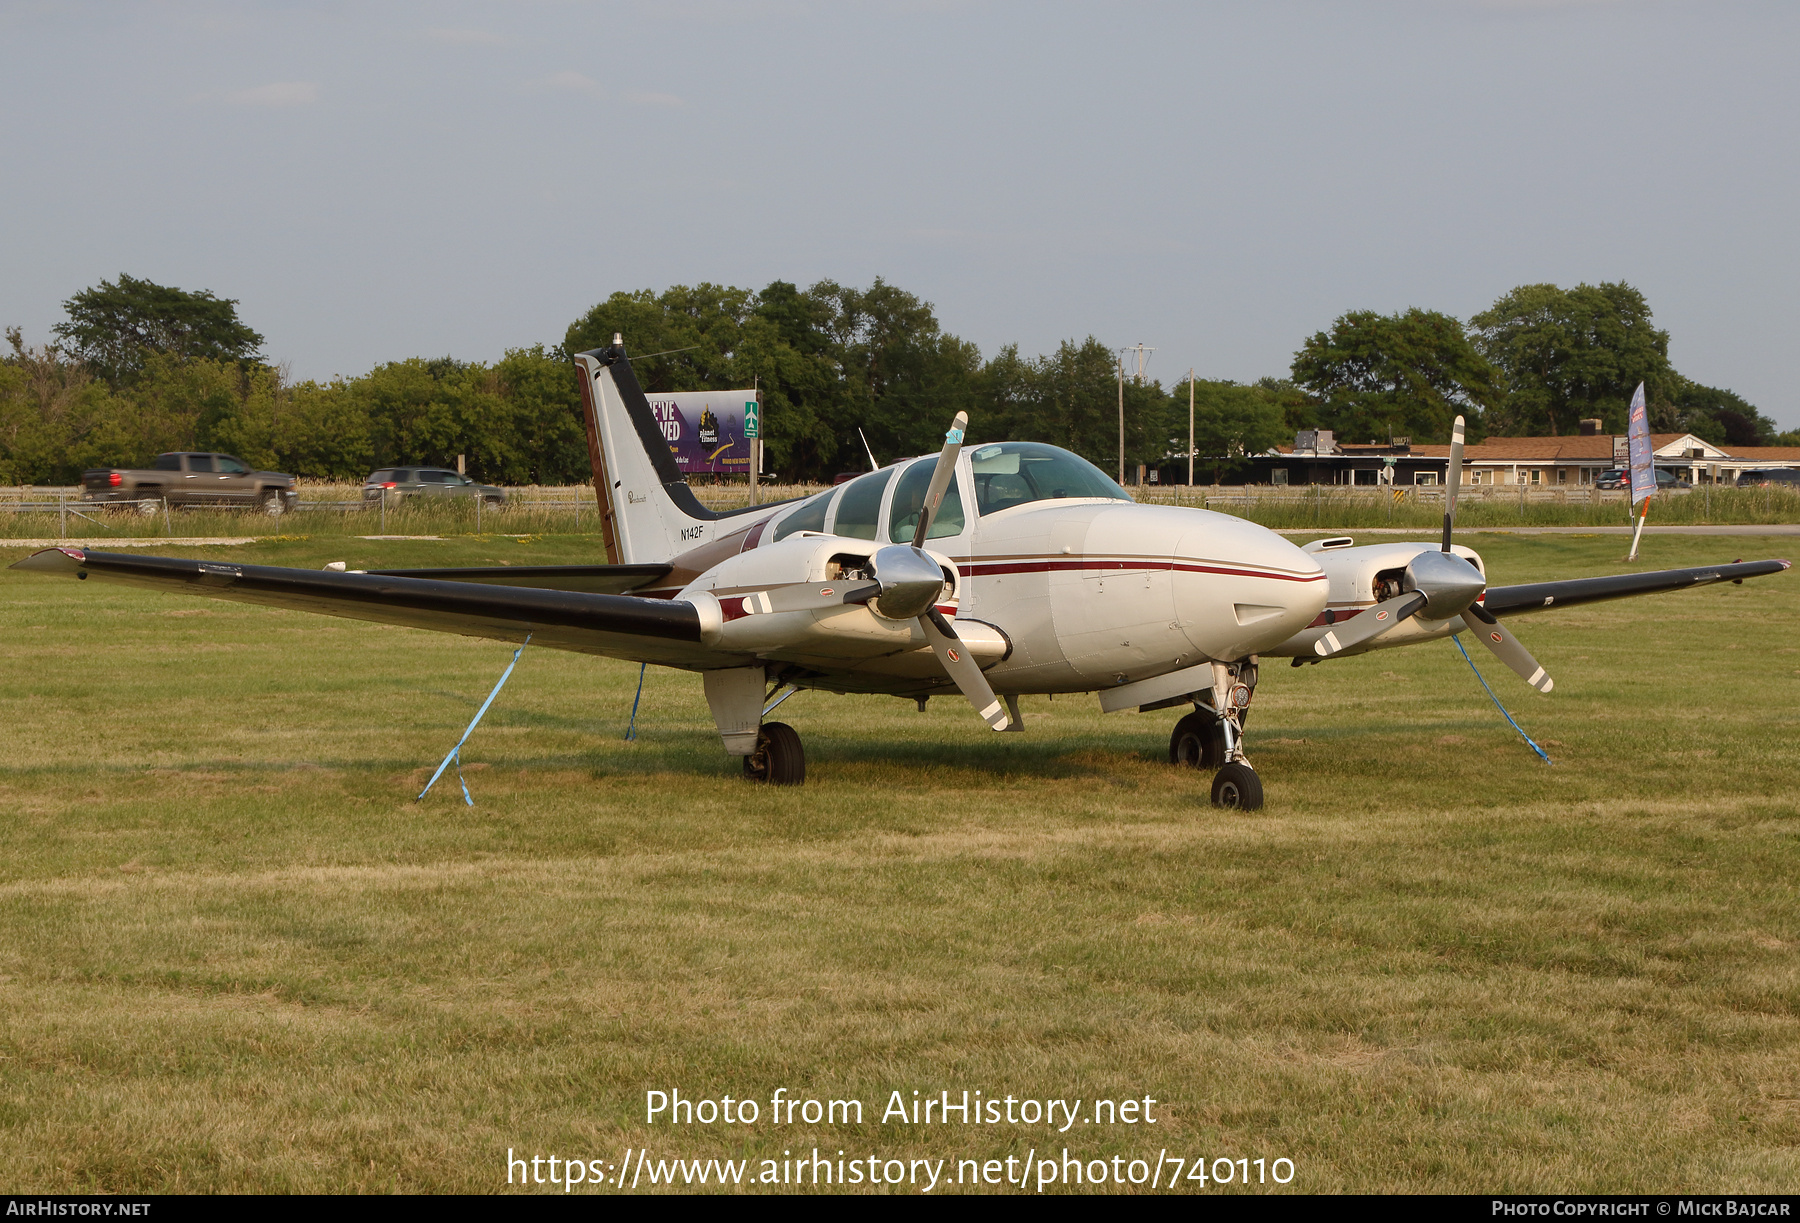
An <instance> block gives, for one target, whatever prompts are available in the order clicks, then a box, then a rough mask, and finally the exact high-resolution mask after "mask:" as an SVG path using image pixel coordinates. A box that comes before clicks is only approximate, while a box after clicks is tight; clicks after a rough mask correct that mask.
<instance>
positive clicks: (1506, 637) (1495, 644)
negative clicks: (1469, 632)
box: [1468, 603, 1556, 692]
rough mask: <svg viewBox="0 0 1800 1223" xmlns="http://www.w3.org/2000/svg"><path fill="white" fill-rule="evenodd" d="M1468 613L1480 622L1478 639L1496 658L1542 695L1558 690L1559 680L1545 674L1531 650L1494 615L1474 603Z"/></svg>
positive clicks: (1477, 628)
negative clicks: (1555, 688) (1553, 689)
mask: <svg viewBox="0 0 1800 1223" xmlns="http://www.w3.org/2000/svg"><path fill="white" fill-rule="evenodd" d="M1468 614H1469V615H1471V616H1474V617H1475V618H1476V619H1477V620H1479V621H1481V624H1480V626H1478V627H1475V636H1477V637H1479V638H1480V639H1481V644H1482V645H1484V646H1486V647H1487V648H1488V649H1490V650H1492V651H1493V652H1494V657H1495V658H1498V659H1499V660H1500V661H1501V662H1503V663H1505V664H1506V665H1507V666H1509V667H1511V668H1512V669H1513V670H1514V671H1517V672H1518V673H1519V678H1520V679H1522V680H1524V681H1525V682H1526V683H1528V684H1530V685H1531V686H1532V687H1533V688H1536V689H1537V690H1538V691H1539V692H1548V691H1550V689H1552V688H1554V687H1556V681H1555V680H1553V679H1551V678H1550V676H1549V675H1548V674H1546V673H1545V671H1544V668H1543V667H1542V666H1540V665H1539V664H1538V660H1537V659H1535V658H1533V657H1532V656H1531V651H1529V650H1527V649H1526V648H1525V647H1524V646H1522V645H1520V644H1519V639H1518V638H1517V637H1514V636H1513V635H1512V634H1511V633H1509V632H1507V630H1506V626H1505V625H1504V624H1501V623H1500V622H1499V621H1498V620H1496V619H1494V617H1493V614H1492V613H1490V612H1489V611H1488V609H1487V608H1485V607H1483V606H1482V605H1481V604H1479V603H1475V604H1471V605H1470V607H1469V609H1468Z"/></svg>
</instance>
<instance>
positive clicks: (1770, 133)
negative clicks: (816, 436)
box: [0, 0, 1800, 428]
mask: <svg viewBox="0 0 1800 1223" xmlns="http://www.w3.org/2000/svg"><path fill="white" fill-rule="evenodd" d="M1796 51H1800V5H1796V4H1794V3H1792V2H1791V0H1770V2H1759V0H1710V2H1704V3H1702V2H1684V0H1330V2H1324V0H1258V2H1247V3H1198V2H1190V3H1182V4H1134V3H1113V4H1079V5H1078V4H1059V3H1051V2H1048V0H1038V2H1035V3H1025V4H1011V3H979V2H973V0H971V2H967V3H957V2H951V0H939V2H934V3H925V2H900V0H894V2H889V3H878V2H875V0H867V2H863V3H857V2H854V0H840V2H838V3H830V4H817V3H803V2H800V0H741V2H738V3H725V2H720V0H660V2H658V3H610V4H601V3H591V4H578V3H548V2H545V3H529V2H519V3H509V4H493V3H485V4H484V3H435V4H410V3H388V4H367V3H303V2H298V0H295V2H288V3H268V4H256V3H247V2H237V3H230V4H222V3H186V2H179V0H167V2H160V3H159V2H155V0H145V2H143V3H131V4H126V3H107V4H93V3H79V2H63V3H41V2H30V3H25V2H17V0H0V123H3V127H0V130H4V131H5V133H6V135H7V139H6V142H5V145H4V149H3V151H0V234H3V235H4V238H3V240H0V323H4V324H6V325H8V326H18V327H20V328H22V329H23V331H24V333H25V337H26V340H27V342H30V343H42V342H44V341H46V340H48V339H50V338H51V337H50V328H51V327H52V326H53V325H54V324H55V323H57V322H58V321H60V320H61V319H62V318H63V312H62V306H61V303H62V302H63V301H64V300H66V299H67V298H68V297H69V296H70V295H71V294H73V293H75V292H77V291H78V290H80V289H82V288H85V287H87V286H90V285H94V284H97V283H99V282H100V281H101V280H102V279H109V278H112V277H115V276H117V275H118V274H120V273H121V272H124V273H129V274H130V275H133V276H138V277H144V278H148V279H151V280H154V281H157V282H159V283H162V284H171V285H176V286H179V287H181V288H185V289H208V290H211V291H213V292H215V293H217V294H218V295H220V296H222V297H228V298H233V299H236V300H237V301H238V302H239V303H240V305H239V312H240V316H241V317H242V318H243V319H244V321H245V322H247V323H248V324H249V325H251V326H252V327H254V328H255V329H256V330H258V331H260V332H262V333H263V334H264V335H265V336H266V337H267V343H266V346H265V353H266V354H267V356H268V357H269V358H270V359H272V360H274V361H277V362H286V363H288V364H289V366H290V367H291V371H292V373H293V375H294V376H295V377H299V378H327V377H331V376H333V375H337V374H343V375H355V374H360V373H362V372H364V371H366V370H368V369H369V368H371V367H372V366H374V365H376V364H378V363H380V362H383V361H389V360H397V359H400V358H404V357H409V356H440V355H445V354H448V355H450V356H454V357H458V358H461V359H464V360H493V359H495V358H497V357H499V356H500V355H501V354H502V353H503V352H504V351H505V350H506V349H508V348H514V347H519V346H522V345H528V344H532V343H537V342H543V343H546V344H549V343H555V342H557V341H559V340H560V339H561V338H562V335H563V332H564V330H565V328H566V327H567V326H568V324H569V323H570V322H571V321H572V320H574V319H575V318H576V317H578V316H579V315H580V314H581V313H582V312H584V311H585V310H586V309H587V308H588V307H590V306H592V305H593V304H594V303H596V302H598V301H601V300H602V299H604V298H605V297H606V296H607V295H609V294H610V293H612V292H614V291H616V290H621V289H624V290H633V289H642V288H651V289H658V290H660V289H662V288H664V287H666V286H668V285H671V284H691V283H695V282H698V281H713V282H716V283H722V284H731V285H739V286H743V287H747V288H760V287H762V286H763V285H766V284H768V283H769V282H770V281H773V280H787V281H792V282H795V283H798V284H800V285H807V284H811V283H813V282H815V281H818V280H821V279H827V278H829V279H833V280H836V281H839V282H840V283H846V284H854V285H866V284H868V283H870V282H871V281H873V280H874V279H875V278H876V277H878V276H879V277H882V278H884V279H886V280H887V281H888V282H889V283H891V284H896V285H899V286H900V287H902V288H905V289H907V290H909V291H911V292H913V293H916V294H918V295H919V296H920V297H922V298H924V299H926V300H927V301H930V302H932V303H934V305H935V306H936V309H937V314H938V318H939V319H940V321H941V322H942V324H943V326H944V327H945V329H946V330H948V331H951V332H954V333H956V334H957V335H960V336H962V337H964V338H965V339H969V340H973V341H974V342H976V343H977V344H979V345H980V346H981V349H982V351H983V353H984V354H986V355H991V354H992V353H993V352H994V351H996V350H997V349H998V348H999V347H1000V346H1002V345H1004V344H1008V343H1016V344H1018V345H1019V347H1020V349H1021V351H1023V352H1025V353H1028V354H1030V353H1039V352H1045V351H1049V350H1052V349H1054V348H1055V346H1056V345H1057V344H1058V343H1059V342H1060V341H1062V340H1064V339H1071V338H1073V339H1080V338H1082V337H1085V336H1087V335H1089V334H1093V335H1096V336H1098V337H1100V339H1102V340H1103V341H1104V342H1106V343H1108V344H1110V345H1114V346H1124V345H1129V344H1136V343H1140V342H1141V343H1143V344H1145V345H1149V346H1151V347H1153V348H1154V350H1155V351H1154V352H1153V353H1152V354H1151V356H1150V360H1149V367H1148V372H1149V374H1150V376H1152V377H1156V378H1159V379H1160V380H1161V381H1163V382H1164V383H1165V384H1169V383H1172V382H1174V381H1176V380H1178V379H1181V378H1184V377H1185V376H1186V372H1187V370H1188V369H1189V368H1190V367H1192V368H1194V369H1195V370H1196V371H1197V372H1198V373H1199V375H1200V376H1201V377H1211V378H1233V379H1238V380H1244V381H1248V380H1253V379H1256V378H1259V377H1262V376H1265V375H1277V376H1283V375H1285V374H1286V373H1287V370H1288V367H1289V364H1290V363H1291V361H1292V359H1293V354H1294V351H1295V350H1296V349H1297V348H1299V347H1300V345H1301V344H1302V343H1303V342H1304V341H1305V339H1306V337H1308V336H1309V335H1311V334H1313V333H1314V332H1317V331H1320V330H1323V329H1326V328H1328V327H1329V326H1330V325H1331V322H1332V320H1333V319H1335V318H1336V317H1337V316H1338V315H1340V314H1343V313H1344V312H1346V311H1349V310H1359V309H1367V310H1376V311H1380V312H1383V313H1387V312H1393V311H1399V310H1404V309H1406V308H1408V307H1412V306H1418V307H1421V308H1425V309H1433V310H1442V311H1445V312H1448V313H1451V314H1454V315H1456V316H1457V317H1459V318H1462V319H1465V320H1466V319H1467V318H1468V317H1469V316H1470V315H1471V314H1474V313H1476V312H1478V311H1480V310H1482V309H1484V308H1486V307H1487V306H1489V305H1491V304H1492V303H1493V301H1494V300H1495V299H1496V298H1498V297H1500V296H1501V295H1502V294H1504V293H1506V292H1507V291H1508V290H1509V289H1511V288H1513V287H1514V286H1516V285H1520V284H1531V283H1540V282H1551V283H1555V284H1559V285H1564V286H1571V285H1574V284H1576V283H1579V282H1583V281H1586V282H1588V283H1599V282H1602V281H1618V280H1623V281H1626V282H1629V283H1630V284H1632V285H1634V286H1636V287H1637V288H1638V289H1640V290H1642V291H1643V292H1644V294H1645V295H1646V297H1647V298H1648V300H1649V303H1650V306H1651V308H1652V310H1653V311H1654V312H1655V317H1656V322H1657V324H1658V325H1659V326H1661V327H1664V328H1666V329H1667V330H1668V331H1669V332H1670V334H1671V337H1672V340H1671V345H1670V356H1671V358H1672V360H1673V362H1674V364H1675V366H1676V368H1677V369H1678V370H1680V371H1681V372H1682V373H1684V374H1686V375H1687V376H1688V377H1690V378H1693V379H1695V380H1697V381H1699V382H1702V383H1706V384H1708V385H1712V386H1722V387H1729V388H1731V389H1733V390H1735V391H1737V392H1738V393H1739V394H1741V395H1743V396H1745V397H1746V398H1747V399H1749V400H1750V401H1751V402H1752V403H1754V404H1756V405H1757V406H1758V407H1760V408H1761V409H1762V410H1763V412H1764V413H1765V414H1766V415H1768V416H1770V417H1771V418H1773V419H1774V420H1776V421H1777V422H1778V423H1779V424H1780V425H1781V426H1782V427H1784V428H1795V427H1800V393H1797V392H1796V387H1795V383H1794V380H1793V378H1792V377H1791V375H1790V371H1789V368H1788V360H1789V358H1790V356H1791V354H1792V351H1793V349H1794V337H1795V335H1796V331H1797V330H1800V328H1797V324H1800V306H1797V305H1796V302H1797V300H1800V298H1797V297H1796V294H1795V292H1794V286H1795V284H1796V280H1797V278H1800V227H1797V226H1796V224H1795V217H1796V208H1795V205H1796V202H1797V201H1796V194H1797V191H1796V188H1797V187H1800V136H1797V132H1800V127H1797V125H1796V119H1797V118H1800V113H1797V110H1800V107H1797V103H1800V73H1797V72H1795V71H1794V70H1793V67H1792V65H1793V63H1794V60H1795V53H1796ZM626 339H627V346H628V348H629V345H630V337H626Z"/></svg>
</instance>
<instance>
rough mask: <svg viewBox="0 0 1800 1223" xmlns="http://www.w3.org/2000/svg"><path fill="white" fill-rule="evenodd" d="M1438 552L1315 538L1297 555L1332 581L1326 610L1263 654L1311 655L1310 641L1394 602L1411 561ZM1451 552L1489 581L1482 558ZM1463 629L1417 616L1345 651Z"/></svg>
mask: <svg viewBox="0 0 1800 1223" xmlns="http://www.w3.org/2000/svg"><path fill="white" fill-rule="evenodd" d="M1438 550H1439V545H1438V544H1426V543H1394V544H1367V545H1364V546H1363V547H1360V548H1359V547H1357V546H1355V540H1354V539H1352V538H1351V537H1349V536H1339V537H1338V538H1335V539H1320V540H1315V541H1314V542H1312V543H1310V544H1307V545H1305V546H1304V547H1303V548H1302V549H1301V551H1303V552H1307V553H1309V554H1311V555H1312V556H1313V558H1314V559H1315V560H1317V561H1318V562H1319V565H1320V567H1321V568H1323V569H1324V570H1325V576H1326V578H1327V580H1328V581H1329V583H1330V586H1329V593H1328V594H1327V595H1326V602H1325V610H1324V611H1323V612H1321V613H1319V617H1318V619H1316V620H1314V621H1313V623H1312V624H1310V625H1308V626H1307V627H1306V628H1304V629H1302V630H1300V632H1298V633H1296V634H1294V635H1293V636H1292V637H1290V638H1288V639H1287V640H1286V641H1284V642H1282V643H1281V644H1280V645H1278V646H1276V647H1275V648H1273V649H1269V650H1264V651H1263V653H1264V655H1265V656H1268V657H1275V658H1313V657H1315V654H1314V652H1313V643H1314V642H1315V641H1317V640H1318V639H1319V638H1321V637H1323V636H1324V635H1325V634H1326V633H1327V632H1329V631H1330V629H1331V626H1332V625H1334V624H1342V623H1343V622H1344V621H1346V620H1348V619H1350V618H1351V617H1352V616H1355V615H1356V614H1357V613H1359V612H1361V611H1362V610H1363V609H1364V608H1366V607H1373V606H1374V605H1375V604H1377V603H1379V602H1381V601H1382V600H1383V599H1393V598H1398V597H1399V596H1400V595H1401V594H1403V593H1405V591H1406V589H1407V585H1408V583H1407V576H1406V570H1407V566H1408V565H1410V564H1411V563H1412V560H1413V558H1414V557H1416V556H1418V555H1419V554H1420V553H1422V552H1436V551H1438ZM1450 550H1451V551H1452V552H1454V553H1455V554H1456V555H1457V556H1460V557H1462V558H1463V559H1464V560H1466V561H1468V562H1469V563H1470V564H1471V565H1473V566H1474V567H1475V569H1476V570H1477V572H1479V573H1480V574H1481V576H1482V578H1483V579H1485V578H1486V577H1487V569H1486V568H1485V567H1484V566H1483V565H1482V563H1481V555H1480V554H1479V553H1477V552H1476V551H1475V550H1474V549H1473V548H1465V547H1463V546H1462V545H1461V544H1451V545H1450ZM1465 627H1466V626H1465V625H1464V624H1463V620H1462V617H1461V616H1452V617H1450V618H1449V619H1448V620H1431V619H1427V618H1426V617H1425V616H1424V614H1422V613H1421V614H1420V615H1416V616H1413V617H1412V618H1411V619H1409V620H1406V621H1404V622H1402V623H1401V624H1399V625H1397V626H1396V627H1394V628H1392V629H1390V630H1388V631H1387V632H1386V633H1383V634H1382V635H1381V636H1380V637H1378V638H1376V639H1375V640H1374V641H1372V642H1370V643H1368V644H1367V645H1363V646H1354V647H1352V648H1350V649H1348V650H1346V651H1344V653H1345V654H1361V653H1364V652H1366V651H1368V650H1382V649H1387V648H1389V647H1391V646H1400V645H1411V644H1412V643H1414V642H1416V641H1424V640H1428V639H1430V638H1433V637H1448V636H1449V635H1450V634H1452V633H1460V632H1462V631H1463V630H1464V628H1465Z"/></svg>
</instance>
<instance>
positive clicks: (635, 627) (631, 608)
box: [12, 548, 730, 668]
mask: <svg viewBox="0 0 1800 1223" xmlns="http://www.w3.org/2000/svg"><path fill="white" fill-rule="evenodd" d="M12 567H13V568H14V569H25V570H29V571H34V572H38V573H51V574H65V575H71V576H73V577H76V578H79V579H88V578H98V579H100V580H103V581H108V582H121V583H125V584H129V585H133V586H143V587H148V588H150V589H153V590H167V591H173V592H177V593H181V594H191V595H201V596H204V597H207V598H213V599H229V600H232V601H233V602H238V603H260V604H263V605H264V606H268V607H285V608H291V609H293V610H295V611H308V612H319V613H323V614H324V615H327V616H342V617H346V618H348V619H352V620H372V621H375V622H377V623H380V624H398V625H405V626H407V627H409V628H423V629H432V630H435V631H437V632H443V633H461V634H463V635H465V636H470V637H490V638H494V639H496V640H499V641H513V642H517V641H523V640H524V639H525V635H526V634H527V633H530V634H531V635H532V637H531V640H532V644H533V645H541V646H547V647H549V648H551V649H561V650H573V651H576V652H578V653H582V654H601V655H605V656H607V657H611V658H624V659H628V660H630V661H632V662H653V663H659V664H662V665H665V666H674V667H689V668H695V667H704V666H707V665H711V666H728V665H730V658H729V656H722V655H720V654H717V653H715V652H714V651H712V650H709V649H707V648H706V647H705V646H703V645H702V644H701V642H700V616H699V613H698V612H697V611H696V610H695V609H694V607H693V605H692V604H690V603H683V602H677V601H674V600H670V599H646V598H639V597H636V596H633V595H622V594H608V593H594V592H591V591H584V590H568V589H561V588H550V589H544V588H532V587H528V586H499V585H493V584H491V583H490V582H488V581H485V580H482V579H479V578H478V579H474V580H468V579H460V580H445V579H442V578H437V577H416V576H410V575H409V574H408V572H407V571H400V572H399V573H337V572H333V571H331V570H318V569H286V568H281V567H278V566H273V565H237V564H222V563H219V562H215V561H197V560H187V559H180V558H175V557H167V556H130V555H124V554H121V553H116V552H94V551H89V550H86V549H82V548H46V549H44V550H43V551H41V552H37V553H34V554H32V555H31V556H28V557H26V558H25V559H24V560H22V561H19V562H17V563H15V564H14V565H13V566H12ZM547 568H564V567H563V566H553V567H547ZM568 568H579V569H601V568H609V569H610V568H614V567H613V566H570V567H568ZM624 568H631V569H634V570H643V571H645V572H649V571H652V570H657V569H659V568H662V567H661V566H656V565H643V566H626V567H624ZM521 571H522V572H525V573H526V574H529V573H530V572H531V571H530V570H528V569H523V568H522V569H521ZM411 572H412V573H419V572H423V573H443V572H445V571H443V570H423V571H419V570H414V571H411ZM476 572H478V573H479V572H482V571H480V570H477V571H476ZM501 572H511V571H510V570H501ZM617 576H618V577H619V578H620V579H621V580H622V579H623V576H624V575H617ZM653 576H655V575H653ZM540 577H541V569H540ZM595 580H596V581H597V580H598V579H595ZM645 580H649V579H645Z"/></svg>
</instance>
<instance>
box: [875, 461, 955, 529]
mask: <svg viewBox="0 0 1800 1223" xmlns="http://www.w3.org/2000/svg"><path fill="white" fill-rule="evenodd" d="M936 469H937V460H936V459H920V460H919V461H918V462H916V463H914V464H913V465H912V466H911V467H908V468H907V469H906V473H905V474H904V475H902V476H901V477H900V481H899V483H898V484H896V485H895V486H894V508H893V509H892V510H890V511H889V513H888V538H889V539H891V540H893V541H894V542H895V543H897V544H902V543H905V544H909V543H911V542H912V537H913V532H914V531H917V530H918V529H919V512H920V511H921V510H923V509H924V508H925V493H926V491H927V490H928V489H929V488H930V487H931V473H932V472H933V471H935V470H936ZM962 532H963V506H962V490H961V489H960V488H959V487H958V486H957V479H956V476H955V474H954V473H952V475H951V477H950V484H949V487H947V488H946V489H944V503H943V504H942V505H940V506H938V512H937V517H936V519H934V520H933V521H932V524H931V531H930V533H929V534H927V535H926V536H925V538H926V539H942V538H944V537H945V536H947V535H961V534H962Z"/></svg>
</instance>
